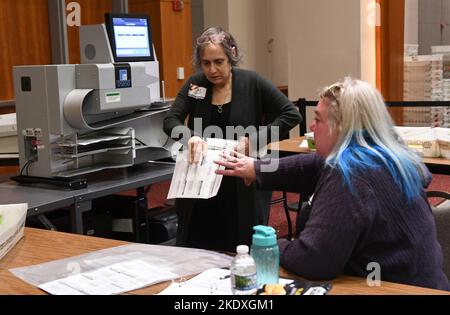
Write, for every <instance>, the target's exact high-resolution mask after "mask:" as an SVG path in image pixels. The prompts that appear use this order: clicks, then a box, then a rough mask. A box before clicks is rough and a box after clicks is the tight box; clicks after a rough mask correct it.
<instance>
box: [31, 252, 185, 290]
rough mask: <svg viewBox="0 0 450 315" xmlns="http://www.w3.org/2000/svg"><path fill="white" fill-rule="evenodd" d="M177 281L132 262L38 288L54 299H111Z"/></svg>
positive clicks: (167, 273)
mask: <svg viewBox="0 0 450 315" xmlns="http://www.w3.org/2000/svg"><path fill="white" fill-rule="evenodd" d="M175 277H177V275H176V274H174V273H172V272H169V271H167V270H163V269H158V268H155V267H154V266H152V265H151V264H148V263H146V262H144V261H142V260H131V261H126V262H121V263H118V264H113V265H110V266H107V267H102V268H99V269H97V270H94V271H91V272H84V273H80V274H78V275H74V276H70V277H67V278H63V279H59V280H55V281H52V282H47V283H44V284H42V285H40V286H39V288H41V289H42V290H44V291H46V292H48V293H50V294H54V295H112V294H119V293H123V292H127V291H132V290H137V289H140V288H143V287H146V286H149V285H152V284H154V283H158V282H162V281H166V280H170V279H173V278H175Z"/></svg>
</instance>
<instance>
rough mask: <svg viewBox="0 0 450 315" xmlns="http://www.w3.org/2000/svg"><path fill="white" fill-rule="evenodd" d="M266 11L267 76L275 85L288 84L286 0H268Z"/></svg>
mask: <svg viewBox="0 0 450 315" xmlns="http://www.w3.org/2000/svg"><path fill="white" fill-rule="evenodd" d="M267 12H268V18H267V25H268V35H267V40H268V41H269V40H270V41H271V44H270V45H269V49H270V53H269V57H268V58H269V59H268V66H269V78H271V79H272V81H273V83H274V84H275V85H277V86H280V85H288V83H289V74H288V71H289V64H288V50H289V49H288V47H289V42H290V41H289V38H288V37H287V33H286V29H287V27H288V26H287V24H289V21H287V19H286V16H288V14H289V6H288V5H287V1H286V0H269V1H268V10H267ZM294 27H295V26H294Z"/></svg>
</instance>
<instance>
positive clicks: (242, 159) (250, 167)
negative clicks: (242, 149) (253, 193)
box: [214, 151, 256, 186]
mask: <svg viewBox="0 0 450 315" xmlns="http://www.w3.org/2000/svg"><path fill="white" fill-rule="evenodd" d="M221 157H222V160H218V161H214V163H216V164H217V165H219V166H224V167H225V169H224V170H221V169H218V170H217V171H216V174H218V175H224V176H233V177H240V178H242V179H243V180H244V183H245V185H246V186H250V185H251V184H252V183H253V182H254V181H255V180H256V171H255V165H254V162H255V160H254V159H253V158H251V157H248V156H246V155H244V154H241V153H239V152H236V151H231V152H228V153H224V154H223V155H222V156H221Z"/></svg>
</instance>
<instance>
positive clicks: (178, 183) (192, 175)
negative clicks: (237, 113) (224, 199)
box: [167, 139, 237, 199]
mask: <svg viewBox="0 0 450 315" xmlns="http://www.w3.org/2000/svg"><path fill="white" fill-rule="evenodd" d="M207 143H208V151H207V153H206V156H205V157H204V158H203V160H202V162H201V163H200V164H191V163H189V152H188V151H187V150H185V151H183V152H181V153H179V154H178V157H177V163H176V165H175V171H174V174H173V177H172V182H171V184H170V189H169V193H168V196H167V199H176V198H190V199H209V198H212V197H214V196H216V195H217V193H218V192H219V188H220V184H221V183H222V178H223V176H222V175H217V174H216V170H218V169H224V167H222V166H220V167H219V166H218V165H217V164H215V163H214V161H216V160H220V159H221V157H220V155H221V154H222V152H223V151H224V150H231V149H233V148H234V147H235V146H236V145H237V142H236V141H231V140H223V139H208V140H207Z"/></svg>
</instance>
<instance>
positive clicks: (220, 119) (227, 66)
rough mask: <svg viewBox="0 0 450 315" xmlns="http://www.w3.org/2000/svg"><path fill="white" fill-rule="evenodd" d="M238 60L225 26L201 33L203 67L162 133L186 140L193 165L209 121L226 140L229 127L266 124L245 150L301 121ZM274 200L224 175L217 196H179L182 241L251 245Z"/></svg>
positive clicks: (215, 246)
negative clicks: (180, 197)
mask: <svg viewBox="0 0 450 315" xmlns="http://www.w3.org/2000/svg"><path fill="white" fill-rule="evenodd" d="M240 60H241V55H240V52H239V48H238V46H237V44H236V41H235V39H234V38H233V36H232V35H231V34H230V33H228V32H226V31H224V30H223V29H222V28H220V27H212V28H209V29H207V30H206V31H205V32H204V33H203V34H202V35H201V36H200V37H199V38H198V39H197V44H196V47H195V52H194V64H195V65H196V66H197V67H198V68H199V69H201V71H200V72H198V73H197V74H194V75H193V76H191V77H190V78H189V79H188V80H187V82H186V83H185V85H184V86H183V87H182V88H181V90H180V91H179V93H178V95H177V98H176V100H175V102H174V104H173V106H172V109H171V110H170V111H169V113H168V115H167V117H166V119H165V121H164V131H165V132H166V133H167V134H168V135H169V136H171V137H172V138H174V139H175V140H180V141H181V142H182V143H183V142H184V143H183V144H184V145H186V144H187V146H188V150H189V152H191V154H190V162H192V163H198V162H199V161H200V160H201V159H202V156H203V155H204V154H205V153H206V150H207V144H206V143H205V142H204V141H203V139H202V137H203V132H204V131H205V129H206V128H208V127H211V126H216V127H218V130H220V131H222V136H223V138H227V139H232V140H237V139H234V138H235V135H234V133H233V134H229V133H228V134H227V132H226V131H227V130H226V129H227V128H226V127H243V128H248V127H252V126H253V127H256V128H258V127H259V126H266V127H267V128H263V129H262V130H259V131H258V132H257V133H254V134H250V135H249V137H242V138H240V139H239V148H242V149H243V151H244V152H247V153H248V152H249V150H250V148H252V149H253V148H256V146H257V139H260V140H261V139H262V138H265V139H264V141H265V140H267V141H268V142H270V139H271V137H273V136H274V135H273V134H271V130H277V131H278V132H277V133H278V137H283V136H285V135H287V134H288V132H289V130H290V129H292V128H293V127H294V126H296V125H297V124H299V123H300V121H301V116H300V114H299V113H298V111H297V109H296V108H295V107H294V105H293V104H292V103H291V102H290V101H289V100H288V98H287V97H286V96H285V95H283V94H282V93H281V92H280V91H279V90H278V89H277V88H276V87H275V86H274V85H273V84H272V83H270V82H269V81H268V80H266V79H264V78H263V77H261V76H260V75H258V74H257V73H255V72H252V71H247V70H242V69H238V68H236V66H237V65H238V64H239V62H240ZM186 118H188V124H187V126H185V124H184V123H185V120H186ZM199 119H200V120H199ZM195 121H196V124H194V122H195ZM199 121H201V128H199V126H197V124H198V122H199ZM271 127H275V128H273V129H272V128H271ZM233 129H234V128H233ZM180 130H181V131H182V133H184V135H186V134H188V135H189V136H188V137H187V138H188V139H185V137H182V136H183V135H182V134H180ZM216 136H217V134H216ZM180 137H182V138H180ZM278 137H277V138H278ZM274 139H276V138H275V137H274ZM186 142H187V143H186ZM270 198H271V192H270V191H257V190H256V188H255V186H254V185H251V186H248V187H247V186H246V185H245V184H244V183H242V181H237V180H236V179H235V178H224V179H223V181H222V185H221V187H220V190H219V193H218V195H217V196H216V197H214V198H211V199H208V200H197V199H195V200H194V199H178V200H177V201H176V209H177V214H178V232H177V245H178V246H186V247H196V248H204V249H212V250H223V251H234V250H235V248H236V245H239V244H250V243H251V235H252V227H253V226H254V225H257V224H266V223H267V219H268V213H269V207H270Z"/></svg>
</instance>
